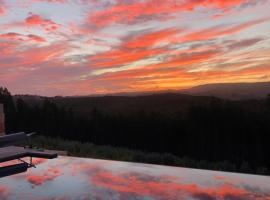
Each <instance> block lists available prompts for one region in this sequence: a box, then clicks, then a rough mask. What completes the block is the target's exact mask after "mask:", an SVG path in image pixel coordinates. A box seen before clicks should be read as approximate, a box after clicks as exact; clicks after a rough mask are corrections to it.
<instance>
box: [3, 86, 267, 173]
mask: <svg viewBox="0 0 270 200" xmlns="http://www.w3.org/2000/svg"><path fill="white" fill-rule="evenodd" d="M194 98H196V97H194ZM0 103H4V106H5V113H6V128H7V132H8V133H12V132H18V131H25V132H32V131H35V132H37V133H39V134H40V135H43V136H46V137H51V138H61V139H67V140H74V141H78V142H81V143H85V142H90V143H94V144H96V145H110V146H112V147H124V148H128V149H131V150H141V151H144V152H156V153H157V154H162V153H169V154H171V155H174V156H177V157H179V158H183V157H188V158H190V159H192V160H195V161H197V162H203V163H204V165H205V167H203V168H210V167H207V165H208V166H210V163H217V162H219V163H220V162H226V163H231V165H232V166H231V167H227V168H230V169H229V170H231V171H242V172H253V173H255V172H256V171H258V169H260V171H263V172H264V174H267V173H268V169H269V168H270V160H269V159H268V158H269V152H270V145H269V141H270V134H269V133H270V132H269V131H270V97H267V98H265V99H264V100H259V103H260V105H261V107H260V109H257V110H254V109H249V108H244V107H243V106H242V105H241V104H243V103H245V101H243V102H234V101H225V100H222V99H217V98H213V99H212V100H211V101H210V102H209V103H208V104H204V105H195V106H192V105H191V106H190V107H189V108H188V109H187V110H186V112H179V111H177V110H176V111H175V112H173V113H162V112H156V111H155V112H146V111H145V110H138V111H136V112H132V113H126V114H121V113H106V112H105V111H101V110H99V109H98V108H94V109H93V110H92V111H91V112H90V113H89V117H83V116H79V115H76V114H75V113H74V112H73V111H72V110H71V109H70V108H65V107H61V106H57V105H56V104H55V103H53V102H52V101H51V100H50V99H49V98H47V99H44V100H43V102H42V103H41V104H40V105H34V106H33V105H29V104H28V103H26V102H25V101H24V100H23V99H20V98H19V99H17V100H16V102H14V99H13V98H12V95H11V94H10V92H9V91H8V90H7V89H6V88H0ZM251 105H252V104H251ZM171 164H173V163H172V162H171ZM228 166H229V164H228ZM239 169H241V170H239Z"/></svg>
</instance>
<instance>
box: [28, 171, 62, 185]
mask: <svg viewBox="0 0 270 200" xmlns="http://www.w3.org/2000/svg"><path fill="white" fill-rule="evenodd" d="M61 175H62V171H61V170H60V169H57V168H49V169H48V171H46V172H45V173H44V174H42V175H29V176H27V177H26V180H27V181H28V182H29V183H31V184H32V185H35V186H40V185H42V184H44V183H45V182H47V181H53V180H54V179H56V178H57V177H59V176H61Z"/></svg>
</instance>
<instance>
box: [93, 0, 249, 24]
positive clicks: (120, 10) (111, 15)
mask: <svg viewBox="0 0 270 200" xmlns="http://www.w3.org/2000/svg"><path fill="white" fill-rule="evenodd" d="M249 2H254V0H230V1H224V0H214V1H213V0H192V1H189V0H184V1H178V0H146V1H131V3H125V2H122V1H118V3H116V4H115V5H113V6H110V7H108V8H107V9H104V10H101V11H97V12H95V13H94V14H92V13H91V14H90V16H89V21H90V22H91V23H93V24H95V25H97V26H106V25H110V24H113V23H125V24H126V23H131V22H134V21H136V20H138V19H139V18H143V17H150V16H155V17H156V18H158V17H163V18H164V16H165V15H172V14H175V13H177V12H183V11H193V10H195V9H196V8H198V7H206V8H216V9H220V10H228V9H233V8H235V7H237V6H241V5H243V4H247V3H249Z"/></svg>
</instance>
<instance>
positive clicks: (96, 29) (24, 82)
mask: <svg viewBox="0 0 270 200" xmlns="http://www.w3.org/2000/svg"><path fill="white" fill-rule="evenodd" d="M269 10H270V1H269V0H230V1H224V0H100V1H98V0H24V1H19V0H0V27H1V29H0V55H1V56H0V86H5V87H8V88H9V89H10V90H11V92H12V93H14V94H38V95H44V96H55V95H68V96H70V95H90V94H103V93H120V92H140V91H156V90H157V91H158V90H167V89H183V88H189V87H193V86H196V85H201V84H208V83H219V82H220V83H228V82H265V81H270V66H269V65H270V57H269V55H270V14H269Z"/></svg>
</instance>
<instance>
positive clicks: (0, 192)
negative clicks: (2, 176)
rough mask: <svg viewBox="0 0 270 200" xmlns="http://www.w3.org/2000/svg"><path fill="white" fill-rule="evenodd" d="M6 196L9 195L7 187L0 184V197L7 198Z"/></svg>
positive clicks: (4, 199)
mask: <svg viewBox="0 0 270 200" xmlns="http://www.w3.org/2000/svg"><path fill="white" fill-rule="evenodd" d="M8 196H9V189H8V188H7V187H6V186H4V185H0V198H1V199H3V200H6V199H8Z"/></svg>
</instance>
